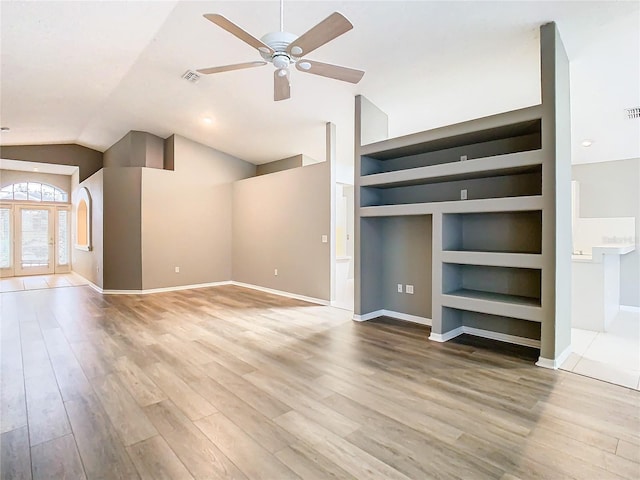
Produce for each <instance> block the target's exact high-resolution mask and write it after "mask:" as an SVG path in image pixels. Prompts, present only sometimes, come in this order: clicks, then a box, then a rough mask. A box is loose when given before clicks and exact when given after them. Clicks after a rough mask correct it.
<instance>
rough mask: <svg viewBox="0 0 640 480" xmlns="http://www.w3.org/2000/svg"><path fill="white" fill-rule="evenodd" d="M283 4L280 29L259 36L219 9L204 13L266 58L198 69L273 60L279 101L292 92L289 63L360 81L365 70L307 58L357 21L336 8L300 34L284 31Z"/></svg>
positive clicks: (275, 95) (215, 70) (308, 70)
mask: <svg viewBox="0 0 640 480" xmlns="http://www.w3.org/2000/svg"><path fill="white" fill-rule="evenodd" d="M283 8H284V5H283V0H280V31H279V32H271V33H267V34H266V35H264V36H263V37H262V38H261V39H257V38H256V37H254V36H253V35H251V34H250V33H248V32H246V31H244V30H243V29H242V28H240V27H239V26H238V25H236V24H235V23H233V22H231V21H230V20H228V19H227V18H225V17H223V16H222V15H219V14H217V13H207V14H205V15H204V17H205V18H206V19H207V20H209V21H211V22H213V23H215V24H216V25H218V26H219V27H220V28H223V29H224V30H226V31H227V32H229V33H231V34H232V35H235V36H236V37H238V38H239V39H240V40H242V41H243V42H245V43H248V44H249V45H251V46H252V47H254V48H255V49H257V50H258V52H259V53H260V55H261V56H262V58H263V60H262V61H253V62H245V63H236V64H233V65H224V66H221V67H211V68H201V69H199V70H198V73H203V74H211V73H221V72H229V71H231V70H241V69H244V68H252V67H261V66H263V65H266V64H267V63H272V64H273V66H274V67H276V70H275V71H274V72H273V78H274V85H273V99H274V100H275V101H276V102H277V101H280V100H286V99H287V98H289V97H290V96H291V91H290V84H289V67H290V66H291V65H295V67H296V69H298V70H299V71H301V72H306V73H312V74H314V75H320V76H322V77H328V78H333V79H336V80H342V81H344V82H350V83H358V82H359V81H360V79H361V78H362V76H363V75H364V72H363V71H362V70H356V69H353V68H347V67H340V66H338V65H332V64H330V63H322V62H317V61H315V60H309V59H307V58H303V57H306V55H307V54H309V53H311V52H312V51H314V50H315V49H316V48H318V47H321V46H322V45H324V44H325V43H328V42H330V41H331V40H333V39H334V38H336V37H338V36H340V35H342V34H343V33H345V32H348V31H349V30H351V29H352V28H353V25H352V24H351V22H350V21H349V20H347V19H346V18H345V17H344V16H343V15H342V14H340V13H338V12H334V13H332V14H331V15H329V16H328V17H327V18H325V19H324V20H323V21H321V22H320V23H318V24H317V25H316V26H315V27H313V28H311V29H310V30H309V31H307V32H306V33H304V34H303V35H301V36H299V37H298V36H297V35H294V34H293V33H289V32H285V31H284V9H283Z"/></svg>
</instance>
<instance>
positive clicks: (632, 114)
mask: <svg viewBox="0 0 640 480" xmlns="http://www.w3.org/2000/svg"><path fill="white" fill-rule="evenodd" d="M624 111H625V113H626V114H627V118H628V119H632V118H640V107H633V108H625V109H624Z"/></svg>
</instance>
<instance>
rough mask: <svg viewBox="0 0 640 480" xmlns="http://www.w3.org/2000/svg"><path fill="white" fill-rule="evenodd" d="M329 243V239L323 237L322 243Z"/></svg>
mask: <svg viewBox="0 0 640 480" xmlns="http://www.w3.org/2000/svg"><path fill="white" fill-rule="evenodd" d="M328 241H329V239H328V238H327V236H326V235H322V243H327V242H328Z"/></svg>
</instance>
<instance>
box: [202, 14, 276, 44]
mask: <svg viewBox="0 0 640 480" xmlns="http://www.w3.org/2000/svg"><path fill="white" fill-rule="evenodd" d="M204 18H206V19H207V20H209V21H210V22H213V23H215V24H216V25H218V26H219V27H220V28H223V29H225V30H226V31H227V32H229V33H230V34H232V35H235V36H236V37H238V38H239V39H240V40H242V41H243V42H245V43H248V44H249V45H251V46H252V47H253V48H256V49H258V50H260V51H261V52H264V53H270V54H273V53H274V51H273V49H272V48H271V47H270V46H269V45H267V44H266V43H263V42H262V41H260V40H258V39H257V38H256V37H254V36H253V35H251V34H250V33H248V32H246V31H244V30H243V29H242V28H240V27H239V26H238V25H236V24H235V23H233V22H232V21H231V20H229V19H228V18H226V17H223V16H222V15H219V14H217V13H205V14H204Z"/></svg>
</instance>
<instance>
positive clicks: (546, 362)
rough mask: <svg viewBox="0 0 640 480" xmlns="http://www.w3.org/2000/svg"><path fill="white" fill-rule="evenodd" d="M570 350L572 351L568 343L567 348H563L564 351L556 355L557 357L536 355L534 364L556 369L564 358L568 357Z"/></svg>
mask: <svg viewBox="0 0 640 480" xmlns="http://www.w3.org/2000/svg"><path fill="white" fill-rule="evenodd" d="M571 352H572V350H571V345H569V346H568V347H567V348H565V349H564V351H563V352H562V353H561V354H560V355H558V357H557V358H556V359H555V360H554V359H552V358H544V357H538V361H537V362H536V365H537V366H538V367H542V368H549V369H551V370H557V369H558V368H560V365H562V364H563V363H564V362H565V360H566V359H567V358H568V357H569V355H571Z"/></svg>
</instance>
